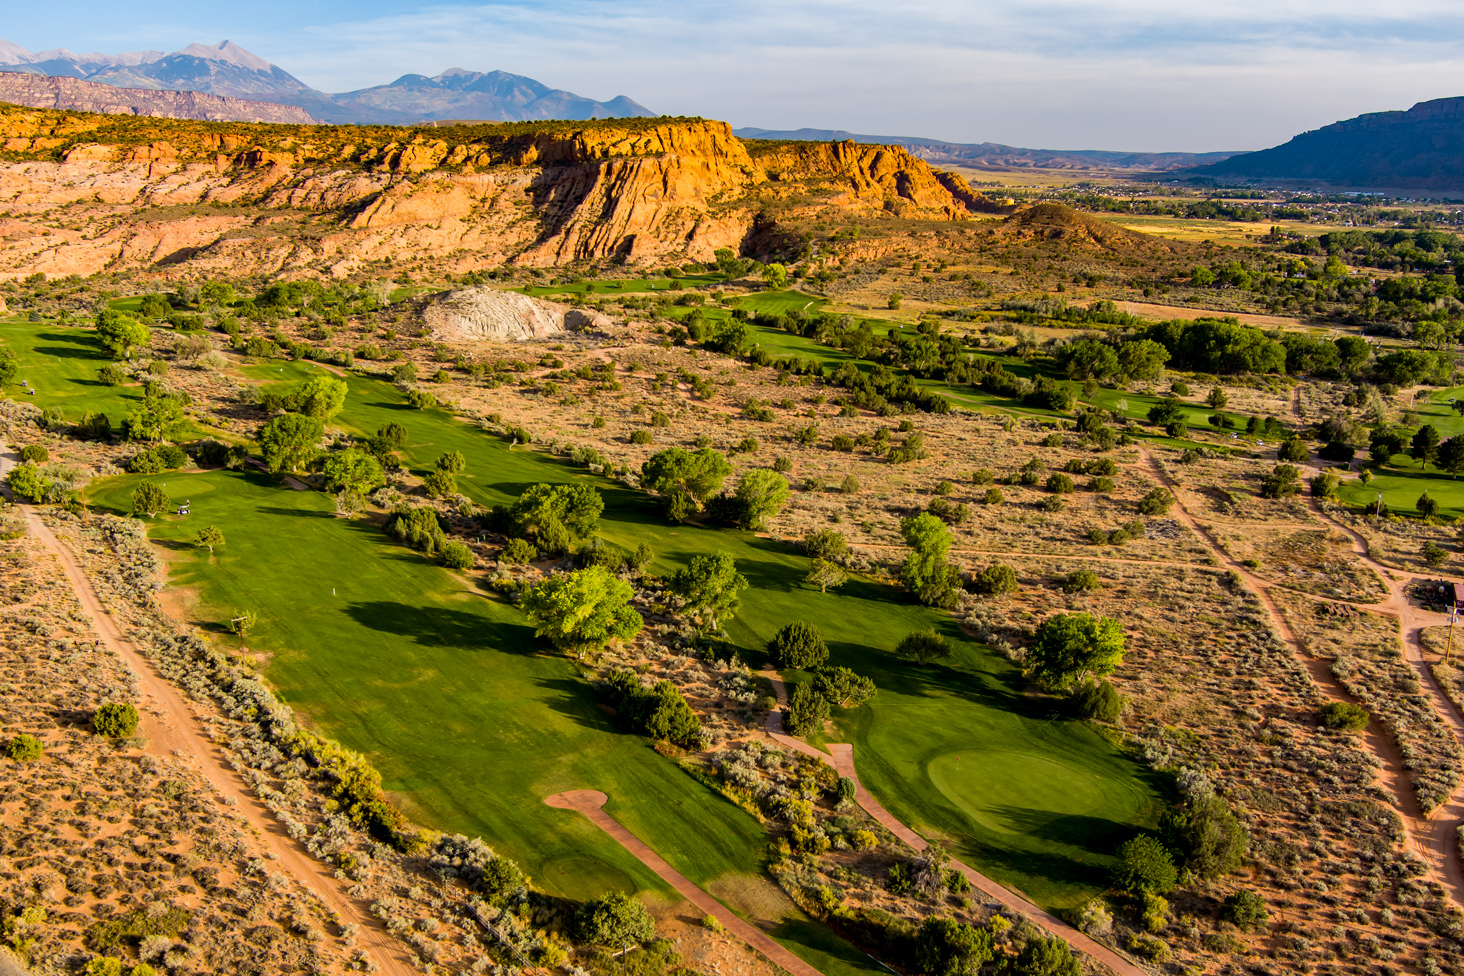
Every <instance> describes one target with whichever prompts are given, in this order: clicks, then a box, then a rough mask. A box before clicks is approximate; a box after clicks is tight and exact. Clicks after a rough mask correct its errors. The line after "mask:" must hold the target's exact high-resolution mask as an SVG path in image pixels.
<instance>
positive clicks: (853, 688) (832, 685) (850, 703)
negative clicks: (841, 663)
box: [813, 666, 877, 708]
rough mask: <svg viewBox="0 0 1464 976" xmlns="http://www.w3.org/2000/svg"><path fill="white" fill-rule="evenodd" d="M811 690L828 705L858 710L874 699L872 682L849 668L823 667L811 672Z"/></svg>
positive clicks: (874, 689)
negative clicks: (820, 696)
mask: <svg viewBox="0 0 1464 976" xmlns="http://www.w3.org/2000/svg"><path fill="white" fill-rule="evenodd" d="M813 690H814V691H816V692H818V693H819V694H820V695H822V696H823V698H824V700H825V701H827V702H828V703H829V704H830V705H838V706H839V707H840V708H858V707H859V706H860V705H863V704H864V703H865V702H867V701H869V699H871V698H873V697H874V694H875V691H876V690H877V689H876V688H875V687H874V680H873V679H872V678H866V677H865V676H864V675H862V674H857V673H855V672H854V671H852V670H850V669H849V668H844V667H837V666H824V667H820V668H815V669H814V671H813Z"/></svg>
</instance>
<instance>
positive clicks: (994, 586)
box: [971, 563, 1018, 596]
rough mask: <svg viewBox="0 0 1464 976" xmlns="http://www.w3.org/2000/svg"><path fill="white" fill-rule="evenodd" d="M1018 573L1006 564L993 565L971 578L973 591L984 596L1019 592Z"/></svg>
mask: <svg viewBox="0 0 1464 976" xmlns="http://www.w3.org/2000/svg"><path fill="white" fill-rule="evenodd" d="M1017 589H1018V585H1017V571H1016V570H1014V569H1012V568H1011V567H1010V566H1008V565H1006V564H1005V563H992V564H991V565H990V566H987V567H986V568H985V569H983V570H981V571H980V572H979V573H975V574H973V575H972V576H971V590H972V592H975V593H980V594H982V595H983V596H1002V595H1004V594H1007V593H1015V592H1017Z"/></svg>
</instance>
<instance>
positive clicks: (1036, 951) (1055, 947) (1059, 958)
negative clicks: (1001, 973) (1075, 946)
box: [1011, 937, 1083, 976]
mask: <svg viewBox="0 0 1464 976" xmlns="http://www.w3.org/2000/svg"><path fill="white" fill-rule="evenodd" d="M1082 972H1083V966H1082V964H1081V963H1080V962H1078V960H1077V957H1075V956H1074V955H1073V950H1072V948H1071V947H1069V946H1068V944H1067V943H1066V942H1064V941H1062V940H1061V939H1048V938H1042V937H1038V938H1035V939H1028V940H1027V943H1026V945H1024V946H1022V951H1021V952H1019V953H1017V957H1016V958H1015V959H1013V960H1012V966H1011V976H1082Z"/></svg>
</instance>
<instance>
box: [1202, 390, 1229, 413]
mask: <svg viewBox="0 0 1464 976" xmlns="http://www.w3.org/2000/svg"><path fill="white" fill-rule="evenodd" d="M1205 402H1206V403H1208V404H1209V405H1210V406H1212V407H1214V408H1215V409H1216V410H1223V409H1224V408H1225V405H1226V404H1228V403H1229V402H1230V397H1229V396H1227V395H1226V393H1225V390H1224V388H1223V387H1219V386H1216V387H1213V388H1212V389H1211V390H1210V395H1209V396H1207V397H1205Z"/></svg>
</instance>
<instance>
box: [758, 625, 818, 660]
mask: <svg viewBox="0 0 1464 976" xmlns="http://www.w3.org/2000/svg"><path fill="white" fill-rule="evenodd" d="M768 654H770V655H771V656H772V658H773V660H774V661H775V662H776V663H777V665H778V667H779V668H799V669H800V670H805V671H806V670H808V669H809V668H812V667H815V666H816V665H819V664H822V663H824V662H825V661H827V660H828V659H829V645H828V644H827V643H825V642H824V638H823V634H820V633H819V632H818V628H817V627H815V626H814V625H813V624H810V623H805V622H803V621H802V620H795V621H793V622H792V623H790V624H785V625H784V626H783V627H781V628H779V630H778V632H777V633H775V634H774V635H773V639H772V640H770V641H768Z"/></svg>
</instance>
